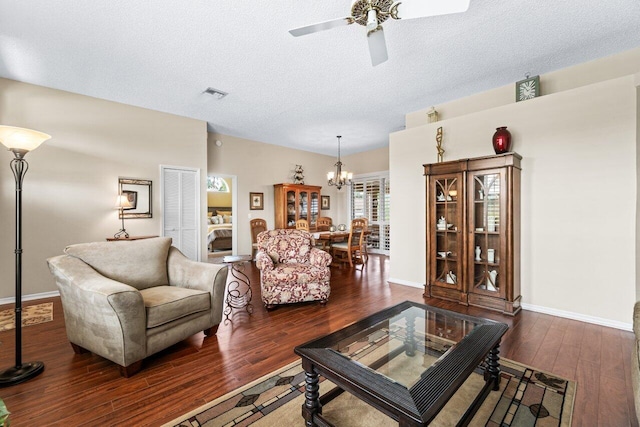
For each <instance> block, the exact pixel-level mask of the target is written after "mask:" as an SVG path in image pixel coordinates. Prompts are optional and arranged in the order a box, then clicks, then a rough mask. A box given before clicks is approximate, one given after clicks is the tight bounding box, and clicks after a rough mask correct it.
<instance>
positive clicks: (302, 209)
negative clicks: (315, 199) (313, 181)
mask: <svg viewBox="0 0 640 427" xmlns="http://www.w3.org/2000/svg"><path fill="white" fill-rule="evenodd" d="M298 219H306V220H307V221H309V193H308V192H307V191H300V192H298Z"/></svg>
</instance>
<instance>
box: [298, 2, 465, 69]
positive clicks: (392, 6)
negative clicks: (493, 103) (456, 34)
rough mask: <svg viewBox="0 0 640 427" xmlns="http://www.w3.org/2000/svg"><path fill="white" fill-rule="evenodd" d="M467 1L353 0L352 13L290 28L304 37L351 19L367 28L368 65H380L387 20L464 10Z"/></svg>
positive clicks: (384, 55) (345, 23)
mask: <svg viewBox="0 0 640 427" xmlns="http://www.w3.org/2000/svg"><path fill="white" fill-rule="evenodd" d="M469 1H470V0H404V1H401V2H400V1H398V2H394V1H393V0H356V1H354V2H353V4H352V5H351V15H350V16H347V17H346V18H340V19H334V20H331V21H326V22H320V23H318V24H313V25H307V26H305V27H300V28H295V29H293V30H289V32H290V33H291V35H293V36H294V37H299V36H304V35H307V34H311V33H316V32H318V31H324V30H329V29H331V28H336V27H342V26H344V25H351V24H353V23H354V22H357V23H358V24H360V25H362V26H365V27H366V28H367V40H368V41H369V53H370V54H371V64H372V65H373V66H374V67H375V66H376V65H378V64H382V63H383V62H385V61H386V60H387V59H388V58H389V57H388V56H387V45H386V43H385V40H384V32H383V31H382V26H381V25H380V24H382V23H383V22H384V21H386V20H387V19H389V17H391V18H393V19H414V18H423V17H426V16H436V15H445V14H449V13H459V12H465V11H466V10H467V9H468V8H469Z"/></svg>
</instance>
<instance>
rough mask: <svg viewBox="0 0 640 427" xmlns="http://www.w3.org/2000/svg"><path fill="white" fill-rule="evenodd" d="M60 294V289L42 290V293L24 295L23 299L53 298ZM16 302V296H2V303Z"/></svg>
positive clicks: (0, 301)
mask: <svg viewBox="0 0 640 427" xmlns="http://www.w3.org/2000/svg"><path fill="white" fill-rule="evenodd" d="M59 296H60V292H58V291H53V292H42V293H40V294H30V295H23V296H22V301H33V300H37V299H43V298H53V297H59ZM15 302H16V298H15V297H8V298H0V305H3V304H13V303H15Z"/></svg>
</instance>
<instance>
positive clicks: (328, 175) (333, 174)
mask: <svg viewBox="0 0 640 427" xmlns="http://www.w3.org/2000/svg"><path fill="white" fill-rule="evenodd" d="M334 176H335V172H329V173H327V179H333V177H334Z"/></svg>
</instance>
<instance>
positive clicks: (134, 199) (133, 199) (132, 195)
mask: <svg viewBox="0 0 640 427" xmlns="http://www.w3.org/2000/svg"><path fill="white" fill-rule="evenodd" d="M122 195H123V196H127V200H128V201H129V203H130V204H131V207H130V208H123V209H124V210H125V211H127V210H130V209H137V208H138V192H137V191H129V190H122Z"/></svg>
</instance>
